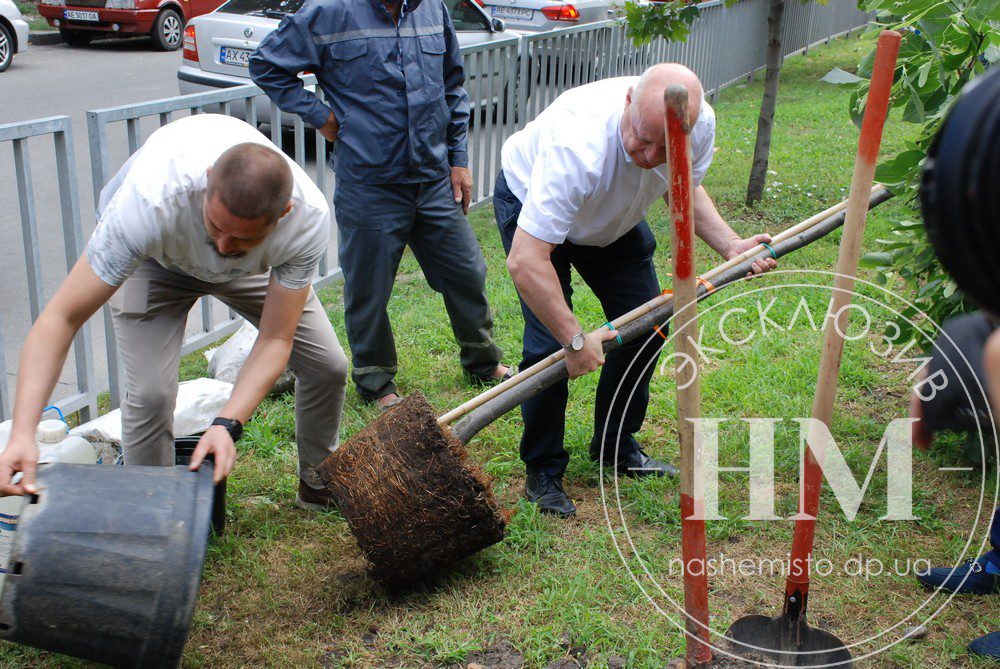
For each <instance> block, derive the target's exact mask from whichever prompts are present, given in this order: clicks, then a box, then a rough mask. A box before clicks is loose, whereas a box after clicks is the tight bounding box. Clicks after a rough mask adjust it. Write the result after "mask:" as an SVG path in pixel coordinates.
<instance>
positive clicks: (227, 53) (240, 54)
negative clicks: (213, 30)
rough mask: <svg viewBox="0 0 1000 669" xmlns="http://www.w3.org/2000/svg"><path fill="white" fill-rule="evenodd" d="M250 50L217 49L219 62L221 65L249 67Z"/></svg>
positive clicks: (225, 47) (227, 47) (224, 47)
mask: <svg viewBox="0 0 1000 669" xmlns="http://www.w3.org/2000/svg"><path fill="white" fill-rule="evenodd" d="M252 53H253V51H251V50H250V49H234V48H233V47H231V46H223V47H219V62H220V63H222V64H223V65H235V66H237V67H250V55H251V54H252Z"/></svg>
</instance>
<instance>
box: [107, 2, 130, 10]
mask: <svg viewBox="0 0 1000 669" xmlns="http://www.w3.org/2000/svg"><path fill="white" fill-rule="evenodd" d="M104 6H105V7H106V8H108V9H135V0H108V1H107V3H106V4H105V5H104Z"/></svg>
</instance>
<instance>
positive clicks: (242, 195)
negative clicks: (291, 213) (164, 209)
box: [207, 142, 294, 224]
mask: <svg viewBox="0 0 1000 669" xmlns="http://www.w3.org/2000/svg"><path fill="white" fill-rule="evenodd" d="M293 183H294V182H293V178H292V170H291V168H290V167H289V166H288V161H287V160H285V157H284V156H283V155H281V154H280V153H278V152H277V151H275V150H274V149H271V148H269V147H267V146H264V145H263V144H257V143H254V142H245V143H243V144H237V145H236V146H233V147H231V148H229V149H227V150H226V151H225V152H223V154H222V155H221V156H219V158H218V159H217V160H216V161H215V164H214V165H213V166H212V169H211V171H210V172H209V174H208V193H207V196H208V199H209V200H211V199H212V198H213V197H218V199H219V200H220V201H221V202H222V204H224V205H225V206H226V209H228V210H229V212H230V213H231V214H232V215H233V216H236V217H238V218H242V219H246V220H260V219H263V220H264V221H266V222H267V223H268V224H273V223H274V222H275V221H277V220H278V219H279V218H280V217H281V216H282V215H283V214H284V212H285V211H286V210H287V209H288V202H289V200H290V199H291V197H292V185H293Z"/></svg>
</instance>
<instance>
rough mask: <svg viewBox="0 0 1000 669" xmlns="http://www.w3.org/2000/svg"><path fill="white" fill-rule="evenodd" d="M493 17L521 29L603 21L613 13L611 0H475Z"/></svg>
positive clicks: (547, 28) (539, 28)
mask: <svg viewBox="0 0 1000 669" xmlns="http://www.w3.org/2000/svg"><path fill="white" fill-rule="evenodd" d="M476 2H479V3H480V4H481V5H482V7H483V8H484V9H485V10H486V11H487V12H488V13H489V15H490V16H491V17H493V18H495V19H502V20H503V21H504V23H506V24H507V25H508V26H510V27H511V28H514V29H515V30H521V31H541V30H554V29H555V28H565V27H566V26H572V25H576V24H578V23H593V22H594V21H604V20H605V19H610V18H612V17H613V15H614V12H615V10H614V7H613V4H614V3H613V1H612V0H476Z"/></svg>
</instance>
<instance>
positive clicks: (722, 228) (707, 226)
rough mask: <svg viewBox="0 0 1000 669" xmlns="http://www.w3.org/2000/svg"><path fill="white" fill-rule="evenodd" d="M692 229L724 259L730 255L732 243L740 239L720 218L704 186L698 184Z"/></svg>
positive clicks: (695, 193) (695, 192) (727, 258)
mask: <svg viewBox="0 0 1000 669" xmlns="http://www.w3.org/2000/svg"><path fill="white" fill-rule="evenodd" d="M694 231H695V234H696V235H698V236H699V237H700V238H701V239H703V240H704V241H705V243H706V244H708V245H709V246H711V247H712V248H713V249H714V250H715V251H716V253H718V254H719V255H720V256H722V257H723V258H725V259H726V260H729V258H730V257H731V254H730V252H731V250H732V249H733V247H734V245H735V244H737V243H739V242H740V240H741V238H740V236H739V235H738V234H736V232H735V231H734V230H733V229H732V228H731V227H729V224H728V223H726V221H725V220H724V219H723V218H722V215H721V214H720V213H719V210H718V209H716V207H715V203H714V202H713V201H712V198H711V196H710V195H709V194H708V191H706V190H705V187H704V186H698V188H696V189H695V191H694Z"/></svg>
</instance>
